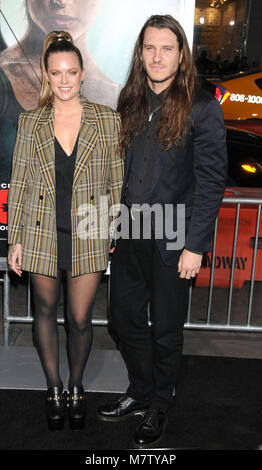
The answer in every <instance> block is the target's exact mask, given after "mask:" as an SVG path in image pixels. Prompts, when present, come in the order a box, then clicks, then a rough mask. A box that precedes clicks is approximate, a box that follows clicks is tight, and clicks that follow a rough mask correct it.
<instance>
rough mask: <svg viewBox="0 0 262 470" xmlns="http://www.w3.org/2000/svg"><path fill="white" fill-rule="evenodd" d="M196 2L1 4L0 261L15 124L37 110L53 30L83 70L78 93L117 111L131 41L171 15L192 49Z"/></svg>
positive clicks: (19, 0)
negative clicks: (153, 20) (68, 42)
mask: <svg viewBox="0 0 262 470" xmlns="http://www.w3.org/2000/svg"><path fill="white" fill-rule="evenodd" d="M194 5H195V0H161V2H160V1H159V0H143V1H141V0H124V1H123V0H0V6H1V16H0V27H1V30H0V32H1V34H0V48H1V53H0V257H1V256H6V253H7V251H6V250H7V243H6V239H7V229H8V217H7V201H8V187H9V182H10V174H11V163H12V154H13V149H14V144H15V138H16V129H17V120H18V116H19V114H20V113H21V112H23V111H25V110H30V109H34V108H36V107H37V106H38V96H39V91H40V85H41V71H40V55H41V50H42V45H43V41H44V38H45V36H46V34H47V33H49V32H50V31H53V30H67V31H69V32H70V33H71V34H72V36H73V39H74V41H75V44H76V45H77V46H78V47H79V49H80V50H81V52H82V55H83V59H84V66H85V69H86V75H85V81H84V83H83V85H82V93H83V94H84V95H85V96H86V97H87V98H88V99H89V100H90V101H93V102H97V103H102V104H106V105H108V106H111V107H113V108H115V107H116V105H117V100H118V96H119V92H120V90H121V88H122V87H123V85H124V83H125V78H126V74H127V70H128V67H129V63H130V60H131V56H132V51H133V47H134V44H135V40H136V38H137V36H138V34H139V31H140V29H141V27H142V26H143V24H144V22H145V21H146V20H147V19H148V17H149V16H151V15H152V14H171V15H172V16H174V17H175V18H176V19H178V20H179V21H180V22H181V24H182V25H183V27H184V29H185V31H186V34H187V37H188V40H189V43H190V44H192V37H193V21H194Z"/></svg>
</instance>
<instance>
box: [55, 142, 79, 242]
mask: <svg viewBox="0 0 262 470" xmlns="http://www.w3.org/2000/svg"><path fill="white" fill-rule="evenodd" d="M77 144H78V138H77V140H76V143H75V146H74V149H73V152H72V153H71V155H70V156H68V155H67V154H66V153H65V151H64V149H63V148H62V147H61V145H60V144H59V142H58V140H57V139H56V138H55V176H56V224H57V230H58V231H61V232H64V233H69V234H70V233H71V202H72V184H73V175H74V169H75V160H76V153H77Z"/></svg>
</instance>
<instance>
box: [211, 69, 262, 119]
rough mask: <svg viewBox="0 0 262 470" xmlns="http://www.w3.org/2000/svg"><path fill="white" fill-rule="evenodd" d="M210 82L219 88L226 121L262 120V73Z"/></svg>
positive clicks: (242, 74)
mask: <svg viewBox="0 0 262 470" xmlns="http://www.w3.org/2000/svg"><path fill="white" fill-rule="evenodd" d="M208 80H209V81H210V82H212V83H213V84H214V85H216V86H217V90H216V93H218V94H219V95H220V98H221V99H220V100H219V101H220V104H221V105H222V109H223V113H224V119H225V121H227V120H246V119H262V71H258V72H252V73H251V72H250V73H249V72H240V73H238V74H237V75H234V76H230V77H227V78H225V77H223V78H220V79H218V78H209V79H208ZM217 97H218V96H217Z"/></svg>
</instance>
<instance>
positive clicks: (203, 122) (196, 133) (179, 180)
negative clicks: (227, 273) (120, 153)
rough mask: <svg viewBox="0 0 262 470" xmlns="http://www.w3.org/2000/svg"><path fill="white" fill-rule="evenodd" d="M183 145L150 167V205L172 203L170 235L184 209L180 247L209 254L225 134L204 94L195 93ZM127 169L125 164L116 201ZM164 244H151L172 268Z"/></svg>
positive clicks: (223, 171) (222, 178) (222, 181)
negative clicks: (182, 244)
mask: <svg viewBox="0 0 262 470" xmlns="http://www.w3.org/2000/svg"><path fill="white" fill-rule="evenodd" d="M191 117H192V119H189V125H188V131H187V134H186V136H185V140H184V144H183V145H182V146H181V147H178V146H177V147H176V146H174V147H173V149H172V152H168V157H167V158H163V153H162V158H161V157H160V155H159V156H158V158H157V161H156V162H155V167H154V172H153V178H152V187H151V201H150V202H151V204H156V203H158V204H161V205H164V204H173V205H174V208H173V220H174V230H175V229H176V218H177V208H176V205H177V204H185V213H186V237H185V248H186V249H187V250H192V251H193V252H207V251H209V250H210V245H211V241H212V235H213V231H214V224H215V219H216V217H217V214H218V210H219V207H220V204H221V201H222V198H223V195H224V191H225V186H226V179H227V148H226V129H225V125H224V119H223V113H222V109H221V106H220V104H219V103H218V101H217V100H216V99H215V98H213V97H212V96H211V95H210V94H208V93H207V92H205V91H199V92H198V93H197V94H196V97H195V100H194V104H193V107H192V114H191ZM130 165H131V158H130V153H129V152H127V154H126V159H125V174H124V181H123V187H122V197H121V201H122V203H124V201H125V190H126V186H127V182H128V177H129V170H130ZM167 241H170V240H167V239H166V238H165V237H164V239H163V240H157V244H158V246H159V249H160V253H161V256H162V259H163V261H164V262H165V263H166V264H172V261H173V259H172V258H173V257H174V253H172V251H169V250H167V249H166V246H167V245H166V243H167Z"/></svg>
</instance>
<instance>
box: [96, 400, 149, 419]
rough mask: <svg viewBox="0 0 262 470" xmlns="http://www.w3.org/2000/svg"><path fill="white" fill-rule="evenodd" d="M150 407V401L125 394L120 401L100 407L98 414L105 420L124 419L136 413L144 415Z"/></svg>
mask: <svg viewBox="0 0 262 470" xmlns="http://www.w3.org/2000/svg"><path fill="white" fill-rule="evenodd" d="M148 407H149V403H148V402H146V401H138V400H134V399H133V398H131V397H128V396H127V395H124V396H123V397H121V398H120V399H119V400H118V401H116V402H114V403H111V404H110V405H106V406H103V407H102V408H100V409H99V410H98V416H99V418H100V419H102V420H103V421H122V420H124V419H126V418H129V417H130V416H134V415H141V414H142V415H143V416H144V415H145V413H146V411H147V410H148Z"/></svg>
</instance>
